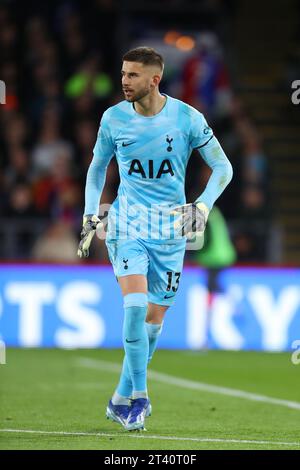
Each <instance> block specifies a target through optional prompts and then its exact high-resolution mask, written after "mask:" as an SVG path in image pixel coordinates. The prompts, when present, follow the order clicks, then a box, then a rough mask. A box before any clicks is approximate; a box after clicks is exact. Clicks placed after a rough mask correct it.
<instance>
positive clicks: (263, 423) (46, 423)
mask: <svg viewBox="0 0 300 470" xmlns="http://www.w3.org/2000/svg"><path fill="white" fill-rule="evenodd" d="M80 357H86V358H92V359H94V360H102V361H110V362H112V363H119V364H120V363H121V359H122V351H120V350H73V351H63V350H55V349H53V350H47V349H39V350H30V349H27V350H24V349H18V350H17V349H9V350H8V351H7V364H6V365H1V366H0V403H1V405H0V406H1V408H0V429H2V430H3V429H18V430H22V431H24V430H35V431H49V432H59V431H64V432H71V433H72V432H73V433H75V432H82V433H91V434H96V433H103V435H98V436H94V435H91V436H89V435H83V436H75V435H70V436H68V435H58V434H29V433H24V432H20V433H10V432H0V448H1V449H107V450H108V449H109V450H110V449H111V450H117V449H126V450H127V449H128V450H129V449H136V450H137V449H147V450H167V449H173V450H182V449H192V450H197V449H298V450H300V410H299V409H290V408H288V407H285V406H279V405H273V404H268V403H260V402H254V401H250V400H248V399H243V398H234V397H231V396H226V395H223V394H215V393H209V392H203V391H199V390H192V389H187V388H182V387H179V386H177V385H169V384H166V383H160V382H157V381H154V380H149V393H150V397H151V401H152V405H153V415H152V416H151V417H150V418H148V419H147V432H145V433H139V434H135V433H127V432H125V431H124V430H123V429H122V428H121V427H120V426H119V425H117V424H115V423H112V422H110V421H107V420H106V419H105V407H106V404H107V401H108V399H109V398H110V396H111V393H112V391H113V390H114V388H115V385H116V383H117V380H118V374H117V373H116V372H115V371H114V370H111V371H104V370H101V369H99V370H98V369H96V368H89V367H84V366H83V365H82V364H80V362H79V358H80ZM151 370H155V371H158V372H161V373H164V374H168V375H172V376H176V377H179V378H185V379H189V380H193V381H197V382H205V383H208V384H214V385H218V386H223V387H229V388H234V389H239V390H244V391H247V392H251V393H256V394H261V395H266V396H269V397H274V398H278V399H284V400H291V401H296V402H300V365H299V366H296V365H293V364H292V363H291V360H290V354H276V353H273V354H270V353H269V354H267V353H255V352H222V351H209V352H182V351H160V350H159V351H157V353H156V355H155V357H154V359H153V361H152V363H151ZM143 436H145V437H146V438H143ZM150 436H158V437H157V438H153V439H152V438H151V439H150V438H147V437H150ZM159 436H169V437H177V438H180V437H181V438H183V437H184V438H207V439H222V440H229V439H236V440H239V441H240V440H251V441H270V442H272V444H255V443H248V444H246V443H241V442H238V443H231V442H196V441H191V440H182V441H176V440H163V439H162V438H160V437H159ZM279 441H280V442H286V443H295V442H296V443H299V446H297V445H295V444H291V445H286V446H283V445H279V444H278V442H279ZM276 442H277V444H276Z"/></svg>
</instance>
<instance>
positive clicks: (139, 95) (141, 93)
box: [125, 87, 150, 103]
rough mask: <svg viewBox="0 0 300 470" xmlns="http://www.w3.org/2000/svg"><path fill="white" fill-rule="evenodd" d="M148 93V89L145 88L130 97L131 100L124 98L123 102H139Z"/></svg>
mask: <svg viewBox="0 0 300 470" xmlns="http://www.w3.org/2000/svg"><path fill="white" fill-rule="evenodd" d="M149 93H150V88H146V87H145V88H143V89H142V90H140V91H139V92H137V93H135V94H134V95H132V97H131V98H126V97H125V100H126V101H128V102H129V103H134V102H135V101H139V100H141V99H143V98H144V97H145V96H147V95H148V94H149Z"/></svg>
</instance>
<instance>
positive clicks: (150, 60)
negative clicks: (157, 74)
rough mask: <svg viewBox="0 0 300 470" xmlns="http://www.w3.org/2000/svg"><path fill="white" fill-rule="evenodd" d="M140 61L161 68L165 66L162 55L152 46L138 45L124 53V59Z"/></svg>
mask: <svg viewBox="0 0 300 470" xmlns="http://www.w3.org/2000/svg"><path fill="white" fill-rule="evenodd" d="M124 60H126V61H128V62H140V63H141V64H144V65H157V66H158V67H159V68H160V69H161V70H163V68H164V60H163V58H162V56H161V55H160V54H159V53H158V52H156V51H155V50H154V49H153V48H152V47H136V48H135V49H131V50H130V51H128V52H126V54H124V55H123V61H124Z"/></svg>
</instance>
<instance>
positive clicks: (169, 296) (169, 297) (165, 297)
mask: <svg viewBox="0 0 300 470" xmlns="http://www.w3.org/2000/svg"><path fill="white" fill-rule="evenodd" d="M171 297H175V294H174V295H165V296H164V299H171Z"/></svg>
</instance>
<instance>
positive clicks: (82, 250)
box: [77, 215, 103, 258]
mask: <svg viewBox="0 0 300 470" xmlns="http://www.w3.org/2000/svg"><path fill="white" fill-rule="evenodd" d="M99 224H101V225H103V224H102V222H101V220H100V219H98V217H97V216H96V215H84V216H83V224H82V230H81V233H80V237H81V240H80V243H79V247H78V251H77V255H78V256H79V258H87V257H88V256H89V247H90V244H91V241H92V239H93V236H94V235H95V232H96V229H99V227H98V228H97V226H98V225H99Z"/></svg>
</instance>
